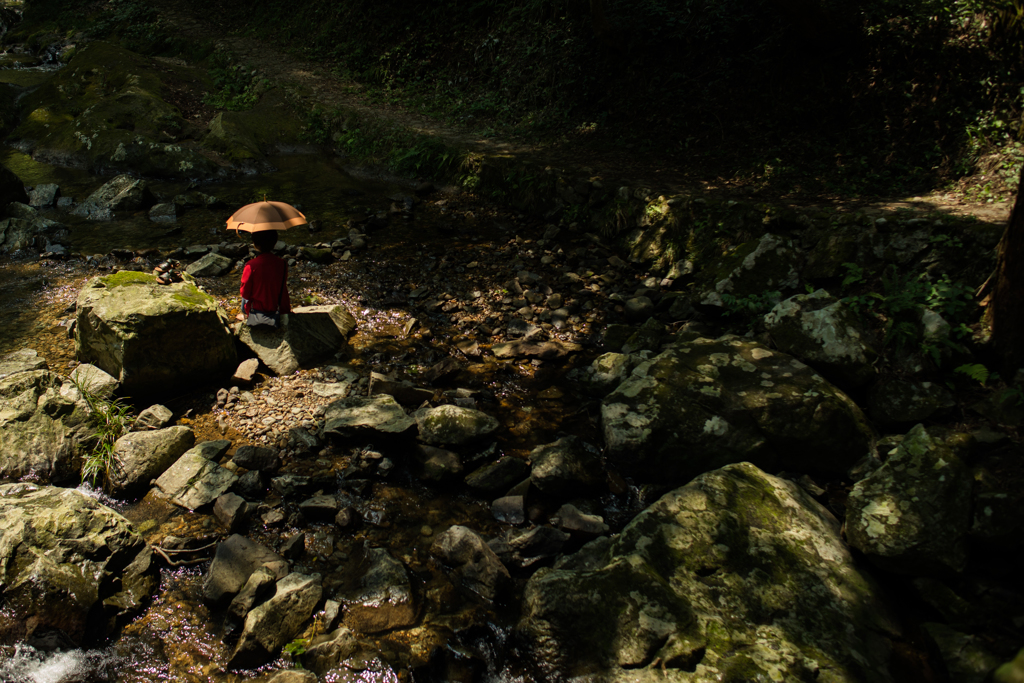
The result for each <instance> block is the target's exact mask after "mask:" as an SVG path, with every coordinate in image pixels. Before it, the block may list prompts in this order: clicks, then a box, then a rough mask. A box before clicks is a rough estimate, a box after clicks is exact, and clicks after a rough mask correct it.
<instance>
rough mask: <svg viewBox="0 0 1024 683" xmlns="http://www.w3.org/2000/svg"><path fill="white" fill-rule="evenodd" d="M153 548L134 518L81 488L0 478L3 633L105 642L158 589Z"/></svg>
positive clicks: (0, 615) (7, 638)
mask: <svg viewBox="0 0 1024 683" xmlns="http://www.w3.org/2000/svg"><path fill="white" fill-rule="evenodd" d="M151 552H152V551H150V549H149V547H148V546H147V545H146V542H145V540H144V539H143V538H142V537H141V536H140V535H139V534H138V533H136V532H135V531H134V530H133V529H132V527H131V525H130V524H129V522H128V520H126V519H125V518H124V517H122V516H121V515H120V514H118V513H117V512H115V511H114V510H111V509H110V508H108V507H106V506H104V505H102V504H100V503H99V502H97V501H96V500H94V499H93V498H90V497H88V496H86V495H85V494H84V493H81V492H80V491H77V490H75V489H64V488H53V487H39V486H33V485H29V484H6V485H0V598H2V599H3V602H4V610H3V611H2V612H0V633H2V634H4V636H5V637H4V640H5V641H6V642H13V641H14V640H20V639H21V638H23V637H24V636H25V635H26V634H27V632H28V631H29V630H37V631H39V632H45V631H46V630H48V629H59V630H61V631H63V632H64V633H65V634H67V635H68V636H69V637H70V638H71V639H72V640H73V641H74V642H75V643H76V644H78V645H93V644H98V643H101V642H103V639H104V637H105V636H107V635H108V634H110V633H111V632H112V631H113V630H114V628H116V627H117V626H118V625H123V623H125V619H126V618H130V617H131V616H134V615H135V614H137V613H138V612H139V611H140V610H141V609H142V607H144V606H145V605H146V604H147V603H148V601H149V599H150V596H151V595H152V594H153V592H154V591H155V590H156V586H157V583H158V580H159V579H158V574H157V571H156V566H155V565H153V564H151V563H150V555H151Z"/></svg>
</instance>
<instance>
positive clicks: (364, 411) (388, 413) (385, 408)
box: [324, 394, 416, 435]
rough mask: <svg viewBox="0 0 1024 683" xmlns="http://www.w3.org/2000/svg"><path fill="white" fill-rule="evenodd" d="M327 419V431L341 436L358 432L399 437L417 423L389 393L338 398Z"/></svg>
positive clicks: (325, 427) (325, 429) (332, 405)
mask: <svg viewBox="0 0 1024 683" xmlns="http://www.w3.org/2000/svg"><path fill="white" fill-rule="evenodd" d="M324 419H325V420H326V423H325V425H324V432H327V433H333V434H340V435H344V434H348V433H352V432H358V431H370V432H373V431H379V432H384V433H385V434H399V433H401V432H404V431H406V430H407V429H410V428H411V427H413V426H414V425H415V424H416V420H415V419H414V418H412V417H410V416H409V415H407V414H406V412H405V410H404V409H403V408H402V406H400V405H398V402H397V401H395V399H394V398H392V397H391V396H387V395H385V394H382V395H379V396H370V397H366V396H352V397H350V398H342V399H338V400H337V401H334V402H332V403H330V404H329V405H328V406H327V411H326V414H325V415H324Z"/></svg>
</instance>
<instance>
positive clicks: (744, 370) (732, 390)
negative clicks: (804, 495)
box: [601, 337, 874, 483]
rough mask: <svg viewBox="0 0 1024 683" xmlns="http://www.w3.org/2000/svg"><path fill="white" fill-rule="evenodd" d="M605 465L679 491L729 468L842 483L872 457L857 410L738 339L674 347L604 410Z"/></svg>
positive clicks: (784, 360)
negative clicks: (740, 465) (834, 478)
mask: <svg viewBox="0 0 1024 683" xmlns="http://www.w3.org/2000/svg"><path fill="white" fill-rule="evenodd" d="M601 418H602V427H603V431H604V437H605V456H606V457H607V459H608V461H609V462H610V463H612V464H613V465H615V466H617V467H619V468H620V469H621V470H622V471H623V472H624V473H630V474H635V475H637V476H644V477H648V478H657V479H658V480H659V481H661V482H679V483H682V482H685V481H688V480H689V479H690V478H692V477H693V476H695V475H696V474H699V473H701V472H705V471H709V470H711V469H714V468H715V467H719V466H721V465H723V464H725V463H729V462H742V461H750V462H753V463H754V464H756V465H759V466H763V467H766V468H772V469H787V470H795V471H801V472H811V473H823V474H845V473H846V471H847V470H848V469H849V468H850V467H852V466H853V465H854V464H855V463H857V462H858V461H860V460H861V459H862V458H864V457H865V456H867V455H869V454H870V453H871V450H872V447H873V442H874V435H873V433H872V431H871V428H870V427H869V426H868V424H867V420H866V418H865V417H864V415H863V413H861V411H860V409H859V408H858V407H857V406H856V405H855V404H854V403H853V401H851V400H850V399H849V397H847V396H846V394H844V393H843V392H841V391H840V390H839V389H837V388H836V387H834V386H832V385H831V384H829V383H828V382H827V381H825V379H824V378H822V377H821V376H820V375H818V374H816V373H814V372H813V371H812V370H811V369H810V368H808V367H807V366H806V365H804V364H803V363H801V362H800V361H798V360H796V359H795V358H793V357H791V356H789V355H786V354H783V353H780V352H778V351H772V350H770V349H767V348H765V347H764V346H761V345H760V344H757V343H755V342H751V341H747V340H741V339H738V338H735V337H723V338H721V339H719V340H710V339H697V340H695V341H693V342H676V343H673V344H671V345H669V346H668V347H667V348H666V350H665V351H663V352H662V353H660V354H659V355H658V356H656V357H655V358H653V359H651V360H649V361H646V362H643V363H641V364H640V365H638V366H637V367H636V368H635V369H634V370H633V372H632V374H631V375H630V376H629V377H628V378H627V379H626V380H625V381H624V382H623V383H622V384H620V385H619V387H618V388H617V389H616V390H615V391H614V392H612V393H611V394H609V395H608V396H606V397H605V399H604V401H603V402H602V406H601Z"/></svg>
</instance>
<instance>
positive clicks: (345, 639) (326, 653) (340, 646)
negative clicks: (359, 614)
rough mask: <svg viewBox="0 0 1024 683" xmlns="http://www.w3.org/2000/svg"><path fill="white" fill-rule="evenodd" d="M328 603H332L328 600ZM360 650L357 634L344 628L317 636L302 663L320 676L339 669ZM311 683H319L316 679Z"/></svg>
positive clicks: (308, 647)
mask: <svg viewBox="0 0 1024 683" xmlns="http://www.w3.org/2000/svg"><path fill="white" fill-rule="evenodd" d="M328 602H331V601H330V600H328ZM358 648H359V642H358V641H357V640H356V637H355V634H353V633H352V631H351V630H349V629H347V628H345V627H344V626H343V627H341V628H338V629H335V630H334V631H332V632H331V633H328V634H326V635H322V636H317V637H316V638H313V640H312V641H310V644H309V645H308V646H306V654H305V655H303V657H302V662H303V665H304V666H305V667H307V668H308V669H309V670H310V671H313V672H316V673H317V674H318V675H320V676H326V675H327V673H328V672H330V671H331V670H333V669H337V668H338V667H339V666H340V665H341V663H342V662H343V661H345V660H346V659H348V658H349V657H350V656H352V654H353V653H355V651H356V650H357V649H358ZM309 683H317V681H316V678H314V679H313V680H312V681H310V682H309Z"/></svg>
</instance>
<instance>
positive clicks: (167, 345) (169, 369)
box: [75, 271, 238, 396]
mask: <svg viewBox="0 0 1024 683" xmlns="http://www.w3.org/2000/svg"><path fill="white" fill-rule="evenodd" d="M75 353H76V355H77V357H78V360H80V361H81V362H83V363H92V364H93V365H95V366H97V367H99V368H100V369H102V370H104V371H105V372H107V373H109V374H110V375H112V376H114V377H116V378H117V379H118V380H119V381H120V382H121V390H122V392H124V393H125V394H127V395H129V396H140V395H146V394H153V393H165V392H167V391H168V390H171V389H181V388H184V387H190V386H194V385H196V384H205V383H207V382H211V381H215V380H216V378H217V377H219V376H230V374H231V372H232V371H233V370H234V369H235V367H236V366H237V363H238V358H237V355H236V352H235V342H234V337H233V335H232V334H231V330H230V329H229V327H228V320H227V315H226V314H225V313H224V311H223V310H222V309H221V308H220V306H218V305H217V301H216V299H214V298H213V297H212V296H210V295H209V294H206V293H205V292H201V291H199V289H197V288H196V286H195V285H194V284H192V283H191V282H179V283H174V284H170V285H161V284H159V283H158V282H157V280H156V276H154V275H151V274H149V273H136V272H131V271H124V272H120V273H115V274H114V275H108V276H105V277H98V278H93V279H92V280H90V281H89V282H88V283H87V284H86V286H85V287H83V288H82V291H81V292H79V294H78V315H77V325H76V326H75Z"/></svg>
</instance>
